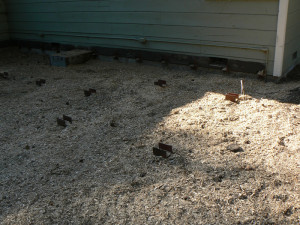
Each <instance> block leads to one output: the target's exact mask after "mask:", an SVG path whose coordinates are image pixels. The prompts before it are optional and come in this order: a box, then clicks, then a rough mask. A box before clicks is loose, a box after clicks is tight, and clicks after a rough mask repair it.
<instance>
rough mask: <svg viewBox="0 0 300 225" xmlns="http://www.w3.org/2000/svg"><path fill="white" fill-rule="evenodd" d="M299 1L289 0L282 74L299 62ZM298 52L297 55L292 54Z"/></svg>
mask: <svg viewBox="0 0 300 225" xmlns="http://www.w3.org/2000/svg"><path fill="white" fill-rule="evenodd" d="M299 26H300V1H299V0H290V5H289V14H288V20H287V30H286V40H285V52H284V64H283V74H285V73H287V72H289V70H290V69H292V68H293V67H294V66H295V65H296V64H298V63H300V29H299ZM296 51H297V52H298V57H297V58H294V57H293V54H294V53H295V52H296Z"/></svg>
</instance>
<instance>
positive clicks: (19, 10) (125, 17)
mask: <svg viewBox="0 0 300 225" xmlns="http://www.w3.org/2000/svg"><path fill="white" fill-rule="evenodd" d="M295 1H298V0H295ZM6 3H7V8H8V13H9V16H8V21H9V26H10V31H11V38H12V39H14V40H30V41H43V42H57V43H62V44H72V45H80V46H103V47H111V48H124V49H138V50H146V51H154V52H155V51H157V52H170V53H180V54H186V55H196V56H205V57H219V58H229V59H236V60H242V61H252V62H261V63H265V61H266V53H265V52H263V51H261V50H262V49H268V50H269V54H268V72H269V73H272V70H273V64H274V51H275V42H276V29H277V14H278V0H260V1H256V0H253V1H245V0H239V1H227V0H222V1H221V0H189V1H182V0H165V1H160V0H145V1H140V0H98V1H95V0H55V1H54V0H6ZM142 38H145V39H147V42H146V43H143V42H142V41H140V40H141V39H142Z"/></svg>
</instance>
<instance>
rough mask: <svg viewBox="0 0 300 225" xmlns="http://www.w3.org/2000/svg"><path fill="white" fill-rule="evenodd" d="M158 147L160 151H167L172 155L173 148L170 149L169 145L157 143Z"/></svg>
mask: <svg viewBox="0 0 300 225" xmlns="http://www.w3.org/2000/svg"><path fill="white" fill-rule="evenodd" d="M158 147H159V148H160V149H162V150H166V151H168V152H171V153H173V148H172V146H171V145H166V144H164V143H159V144H158Z"/></svg>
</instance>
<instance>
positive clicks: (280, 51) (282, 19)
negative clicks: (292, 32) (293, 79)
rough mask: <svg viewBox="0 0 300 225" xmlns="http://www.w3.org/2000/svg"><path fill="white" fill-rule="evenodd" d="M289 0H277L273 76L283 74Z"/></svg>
mask: <svg viewBox="0 0 300 225" xmlns="http://www.w3.org/2000/svg"><path fill="white" fill-rule="evenodd" d="M289 1H290V0H279V12H278V21H277V36H276V48H275V58H274V70H273V76H276V77H281V76H282V75H283V62H284V50H285V49H284V48H285V37H286V26H287V18H288V11H289Z"/></svg>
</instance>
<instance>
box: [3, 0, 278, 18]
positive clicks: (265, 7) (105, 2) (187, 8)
mask: <svg viewBox="0 0 300 225" xmlns="http://www.w3.org/2000/svg"><path fill="white" fill-rule="evenodd" d="M7 3H8V4H7V5H8V7H9V8H11V9H13V11H15V12H16V11H18V12H70V11H79V12H82V11H98V10H106V11H128V12H136V11H140V12H141V11H144V12H153V11H158V12H209V13H238V14H256V15H257V14H258V15H277V13H278V0H272V1H207V0H189V1H185V2H184V3H183V1H182V0H164V1H161V0H151V1H150V0H147V1H137V0H126V1H124V0H102V1H95V0H81V1H41V0H39V1H27V0H22V1H20V0H10V1H8V2H7ZM83 5H84V7H83Z"/></svg>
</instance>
